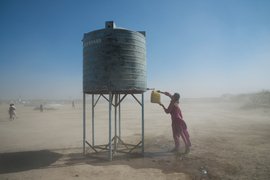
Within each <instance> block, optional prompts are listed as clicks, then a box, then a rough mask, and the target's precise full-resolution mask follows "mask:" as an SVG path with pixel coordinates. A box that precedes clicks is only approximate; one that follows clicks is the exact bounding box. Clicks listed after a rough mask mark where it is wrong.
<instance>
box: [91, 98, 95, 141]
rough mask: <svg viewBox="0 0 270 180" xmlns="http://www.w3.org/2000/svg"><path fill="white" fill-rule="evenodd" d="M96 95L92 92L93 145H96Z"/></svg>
mask: <svg viewBox="0 0 270 180" xmlns="http://www.w3.org/2000/svg"><path fill="white" fill-rule="evenodd" d="M94 98H95V95H94V94H92V146H95V104H94V103H95V99H94Z"/></svg>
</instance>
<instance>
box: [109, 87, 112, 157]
mask: <svg viewBox="0 0 270 180" xmlns="http://www.w3.org/2000/svg"><path fill="white" fill-rule="evenodd" d="M109 160H110V161H112V93H111V92H110V93H109Z"/></svg>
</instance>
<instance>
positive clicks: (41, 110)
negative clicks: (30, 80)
mask: <svg viewBox="0 0 270 180" xmlns="http://www.w3.org/2000/svg"><path fill="white" fill-rule="evenodd" d="M39 110H40V112H43V104H40V106H39Z"/></svg>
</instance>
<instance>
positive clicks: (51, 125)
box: [0, 99, 270, 180]
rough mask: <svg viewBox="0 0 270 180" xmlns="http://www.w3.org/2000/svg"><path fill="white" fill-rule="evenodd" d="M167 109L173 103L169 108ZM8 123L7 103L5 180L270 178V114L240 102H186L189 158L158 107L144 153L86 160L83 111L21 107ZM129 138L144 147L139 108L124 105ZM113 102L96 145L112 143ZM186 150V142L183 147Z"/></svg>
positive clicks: (3, 112)
mask: <svg viewBox="0 0 270 180" xmlns="http://www.w3.org/2000/svg"><path fill="white" fill-rule="evenodd" d="M165 104H166V103H165ZM16 107H17V115H18V118H17V119H15V120H14V121H10V120H9V119H8V112H7V109H8V104H1V105H0V144H1V146H0V179H117V180H118V179H147V180H149V179H155V180H157V179H215V180H216V179H260V180H262V179H265V180H267V179H270V156H269V152H270V141H269V139H270V110H269V109H261V108H260V109H244V108H241V107H243V106H242V104H241V103H235V102H223V101H222V99H219V100H207V99H193V100H191V99H190V100H183V101H182V102H181V108H182V111H183V114H184V118H185V120H186V122H187V124H188V128H189V132H190V135H191V140H192V143H193V145H192V148H191V152H190V153H189V154H188V155H183V154H174V153H170V152H169V151H170V149H172V148H173V140H172V135H171V126H170V117H169V115H167V114H165V113H164V112H163V111H162V109H161V108H160V107H159V106H158V105H156V104H150V103H149V102H146V104H145V154H144V156H141V155H140V154H139V153H133V154H130V155H126V154H121V153H118V154H116V156H115V157H114V160H113V161H112V162H108V161H107V156H108V155H107V153H106V152H101V153H98V154H95V153H92V151H91V149H90V148H87V155H86V156H83V155H82V107H81V104H76V108H75V109H73V108H72V107H71V104H64V105H62V106H59V107H58V109H57V110H45V111H44V112H39V111H37V110H34V107H31V106H23V105H16ZM121 108H122V123H121V125H122V131H121V134H122V139H123V140H124V141H125V142H127V143H135V144H136V143H137V142H139V141H140V134H141V129H140V128H141V120H140V117H141V114H140V106H139V105H138V104H136V102H135V101H131V102H130V101H128V100H127V101H124V102H123V104H122V106H121ZM87 109H88V111H87V140H88V141H89V142H91V139H92V137H91V123H90V117H91V111H90V110H91V106H90V104H88V105H87ZM107 109H108V104H107V103H105V102H104V101H101V102H100V103H99V104H98V105H97V107H96V114H95V115H96V121H95V122H96V123H95V143H96V144H105V143H107V141H108V119H107V117H108V110H107ZM181 145H182V148H183V142H181Z"/></svg>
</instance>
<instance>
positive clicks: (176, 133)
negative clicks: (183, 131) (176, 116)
mask: <svg viewBox="0 0 270 180" xmlns="http://www.w3.org/2000/svg"><path fill="white" fill-rule="evenodd" d="M178 129H179V128H177V126H175V125H172V132H173V139H174V144H175V148H174V150H175V151H178V150H179V149H180V133H179V130H178Z"/></svg>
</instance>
